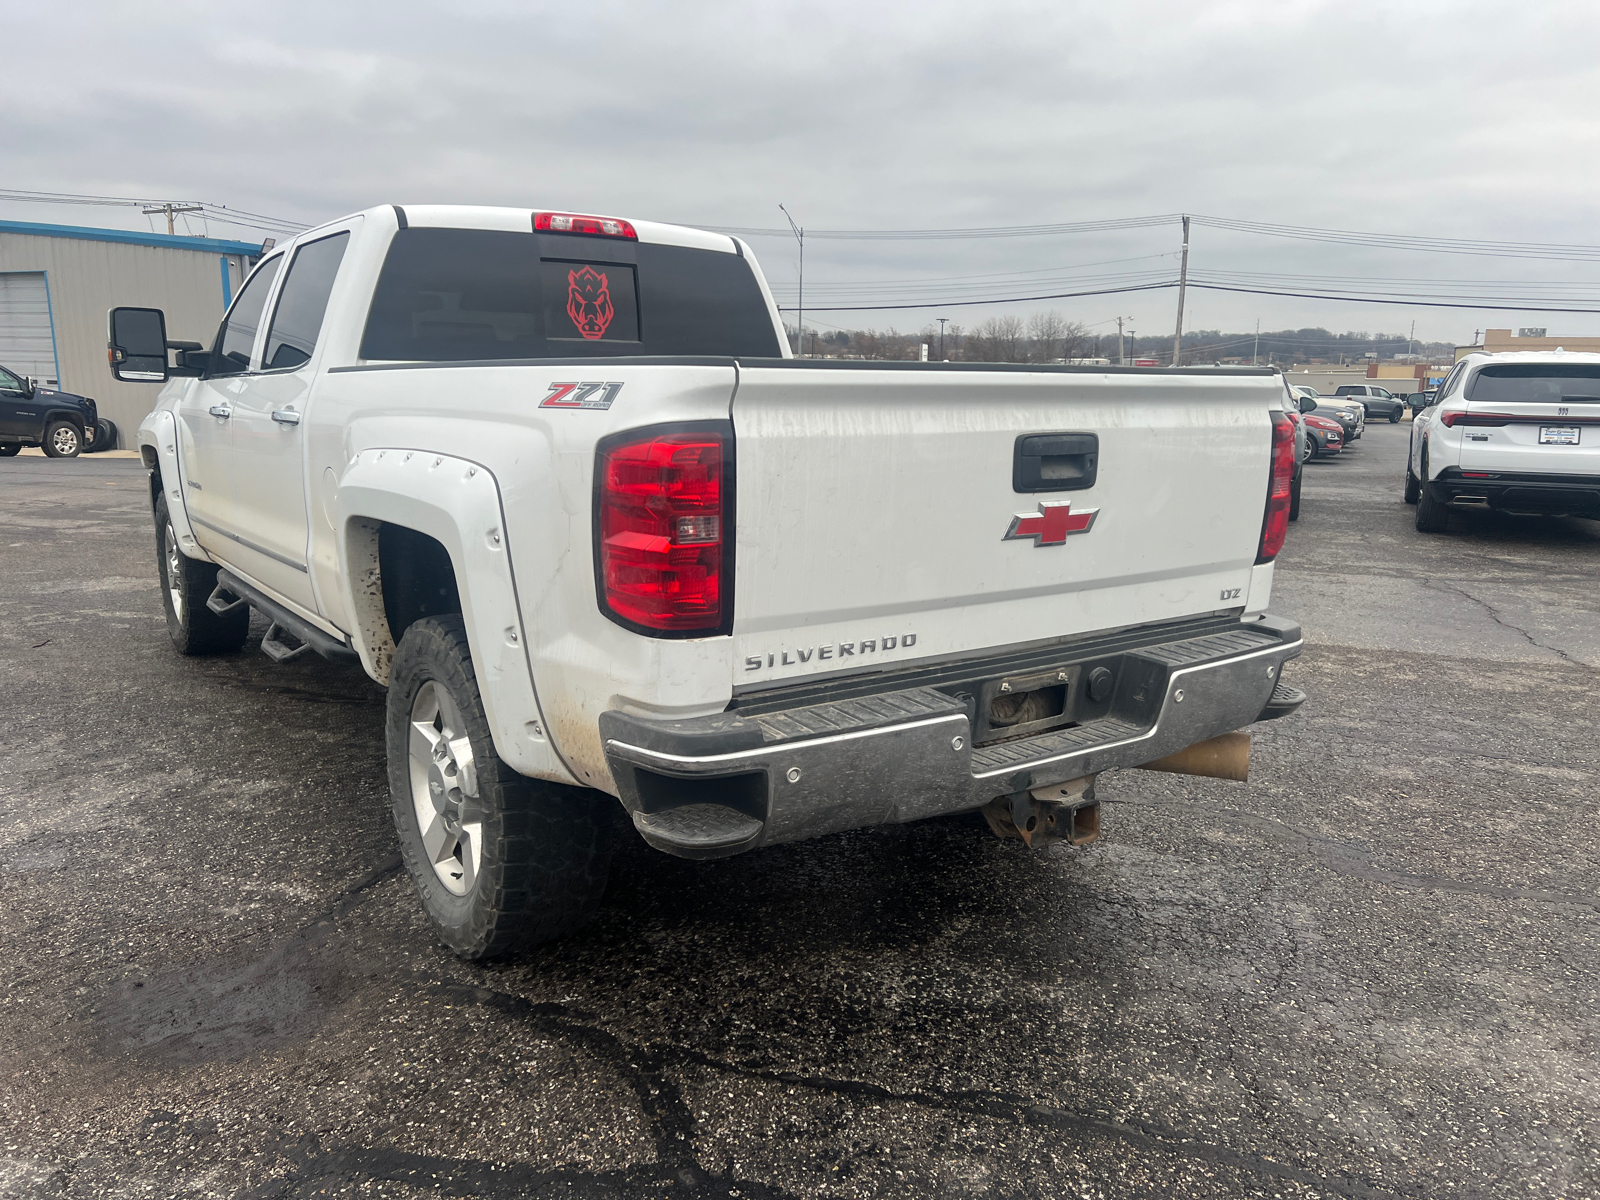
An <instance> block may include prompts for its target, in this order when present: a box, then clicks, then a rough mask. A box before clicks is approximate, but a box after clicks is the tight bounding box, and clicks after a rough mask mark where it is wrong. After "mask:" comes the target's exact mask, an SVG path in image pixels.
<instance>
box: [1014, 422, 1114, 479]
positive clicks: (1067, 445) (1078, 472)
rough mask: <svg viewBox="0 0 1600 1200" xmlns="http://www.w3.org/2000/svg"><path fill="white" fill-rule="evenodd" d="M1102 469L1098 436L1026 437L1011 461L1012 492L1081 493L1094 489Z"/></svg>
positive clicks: (1022, 438)
mask: <svg viewBox="0 0 1600 1200" xmlns="http://www.w3.org/2000/svg"><path fill="white" fill-rule="evenodd" d="M1099 466H1100V435H1099V434H1096V433H1025V434H1023V435H1022V436H1021V437H1019V438H1018V439H1017V448H1016V453H1015V455H1014V457H1013V458H1012V461H1011V490H1012V491H1016V492H1076V491H1081V490H1082V489H1084V488H1092V487H1093V486H1094V480H1095V473H1096V472H1097V471H1098V470H1099Z"/></svg>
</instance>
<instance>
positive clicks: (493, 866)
mask: <svg viewBox="0 0 1600 1200" xmlns="http://www.w3.org/2000/svg"><path fill="white" fill-rule="evenodd" d="M388 747H389V790H390V796H391V805H392V808H393V815H394V824H395V830H396V832H397V833H398V834H399V836H400V851H401V854H402V855H403V857H404V858H405V863H406V867H407V869H408V870H409V871H410V873H411V881H412V882H413V883H414V884H416V888H417V893H418V895H419V896H420V897H421V898H422V906H423V908H424V910H425V911H426V912H427V914H428V919H429V920H430V921H431V922H432V923H433V927H434V929H435V930H436V931H437V933H438V934H439V937H440V938H441V939H442V940H443V941H444V943H445V945H447V946H449V947H450V949H452V950H454V951H455V952H456V953H457V954H458V955H460V956H461V957H462V958H466V959H481V958H491V957H494V956H497V955H502V954H507V953H511V952H514V951H517V950H521V949H525V948H527V947H530V946H536V945H538V944H540V943H541V942H548V941H552V940H554V939H555V938H559V937H563V936H565V935H566V934H569V933H572V932H574V931H575V930H577V929H579V928H581V927H582V926H583V925H584V924H585V923H587V922H588V920H589V919H590V918H591V917H592V916H593V915H594V912H595V909H596V908H597V907H598V906H599V903H600V898H601V896H602V895H603V894H604V892H605V887H606V877H607V875H608V873H609V868H610V858H611V840H612V839H611V832H612V828H613V826H612V822H611V819H610V818H611V816H612V814H611V813H610V811H609V810H608V807H607V806H608V805H609V804H610V803H611V800H610V797H608V796H605V795H603V794H602V793H600V792H596V791H590V790H588V789H586V788H577V787H567V786H564V785H562V784H558V783H548V782H545V781H543V780H538V779H529V778H526V777H525V776H522V775H519V774H517V773H516V772H515V771H513V770H512V769H511V768H510V767H508V766H506V764H505V763H503V762H502V761H501V760H500V757H499V755H497V754H496V753H495V749H494V741H493V739H492V738H491V737H490V735H489V724H488V720H487V718H486V717H485V716H484V712H483V701H482V699H481V697H480V695H479V692H478V680H477V673H476V671H475V670H474V669H473V664H472V655H471V653H470V651H469V648H468V645H467V632H466V627H465V626H464V625H463V624H462V621H461V618H460V617H459V616H444V617H428V618H425V619H423V620H420V621H417V622H415V623H414V624H413V625H411V627H410V628H408V629H407V630H406V632H405V636H403V637H402V638H401V639H400V645H399V646H398V647H397V648H396V650H395V656H394V665H393V667H392V668H391V672H390V678H389V698H388Z"/></svg>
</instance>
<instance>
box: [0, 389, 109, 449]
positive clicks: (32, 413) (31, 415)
mask: <svg viewBox="0 0 1600 1200" xmlns="http://www.w3.org/2000/svg"><path fill="white" fill-rule="evenodd" d="M99 415H100V414H99V412H98V411H97V410H96V407H95V402H94V401H93V400H91V399H89V398H88V397H87V396H75V395H73V394H72V393H71V392H61V391H57V390H56V389H54V388H46V387H39V386H38V385H37V384H35V383H34V382H33V381H32V380H31V379H28V378H27V377H26V376H23V375H19V374H17V373H16V372H15V371H12V370H9V369H7V368H6V367H4V366H0V457H10V456H12V455H14V454H17V453H19V452H20V451H21V450H22V448H23V447H24V446H39V447H41V448H42V449H43V450H44V452H45V453H46V454H47V455H49V456H50V457H51V458H76V457H77V456H78V455H79V454H81V453H82V452H83V451H84V450H85V449H86V448H88V447H89V446H90V445H91V444H92V443H93V442H94V439H95V429H96V423H97V421H98V420H99Z"/></svg>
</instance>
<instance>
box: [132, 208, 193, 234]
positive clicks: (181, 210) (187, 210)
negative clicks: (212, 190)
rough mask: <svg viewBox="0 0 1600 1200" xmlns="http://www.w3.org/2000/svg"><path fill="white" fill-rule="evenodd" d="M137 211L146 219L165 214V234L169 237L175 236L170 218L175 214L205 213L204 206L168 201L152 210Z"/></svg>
mask: <svg viewBox="0 0 1600 1200" xmlns="http://www.w3.org/2000/svg"><path fill="white" fill-rule="evenodd" d="M139 211H140V212H142V213H144V215H145V216H147V217H153V216H155V215H156V214H157V213H166V214H167V233H168V235H169V236H172V235H175V234H176V230H174V229H173V228H172V218H173V215H174V214H175V213H191V212H204V211H205V205H203V204H173V203H172V202H171V201H168V202H167V203H166V204H158V205H156V206H155V207H154V208H144V209H140V210H139Z"/></svg>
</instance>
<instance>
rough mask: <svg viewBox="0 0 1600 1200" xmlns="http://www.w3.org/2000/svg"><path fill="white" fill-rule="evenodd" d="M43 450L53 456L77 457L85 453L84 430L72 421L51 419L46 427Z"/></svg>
mask: <svg viewBox="0 0 1600 1200" xmlns="http://www.w3.org/2000/svg"><path fill="white" fill-rule="evenodd" d="M43 450H44V452H45V454H46V455H48V456H49V457H51V458H77V457H78V455H80V454H82V453H83V430H81V429H79V428H78V427H77V426H76V425H74V424H73V423H72V422H71V421H51V422H50V424H48V425H46V426H45V427H44V443H43Z"/></svg>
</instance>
